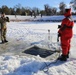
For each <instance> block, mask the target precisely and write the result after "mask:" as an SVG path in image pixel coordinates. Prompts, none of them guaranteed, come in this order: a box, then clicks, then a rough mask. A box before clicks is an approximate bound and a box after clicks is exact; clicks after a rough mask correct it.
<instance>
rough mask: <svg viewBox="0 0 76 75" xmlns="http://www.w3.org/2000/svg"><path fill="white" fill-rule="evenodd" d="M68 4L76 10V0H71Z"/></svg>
mask: <svg viewBox="0 0 76 75" xmlns="http://www.w3.org/2000/svg"><path fill="white" fill-rule="evenodd" d="M70 4H72V6H73V8H74V10H76V0H71V2H70Z"/></svg>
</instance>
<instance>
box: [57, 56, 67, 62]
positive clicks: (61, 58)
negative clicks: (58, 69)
mask: <svg viewBox="0 0 76 75" xmlns="http://www.w3.org/2000/svg"><path fill="white" fill-rule="evenodd" d="M58 60H60V61H67V55H61V56H60V57H59V58H58Z"/></svg>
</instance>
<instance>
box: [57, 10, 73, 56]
mask: <svg viewBox="0 0 76 75" xmlns="http://www.w3.org/2000/svg"><path fill="white" fill-rule="evenodd" d="M64 16H65V18H64V19H63V20H62V23H61V28H60V29H59V31H58V33H60V35H61V36H60V41H61V48H62V54H63V55H67V54H68V52H69V50H70V46H71V45H70V42H71V38H72V36H73V30H72V29H73V26H74V21H72V20H71V18H69V16H71V9H69V11H68V12H67V13H65V14H64Z"/></svg>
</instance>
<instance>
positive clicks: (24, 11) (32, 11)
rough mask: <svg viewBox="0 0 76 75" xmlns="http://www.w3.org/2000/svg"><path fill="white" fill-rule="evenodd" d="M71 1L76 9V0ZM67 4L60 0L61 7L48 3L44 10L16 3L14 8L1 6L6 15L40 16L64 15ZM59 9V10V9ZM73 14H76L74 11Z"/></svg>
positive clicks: (0, 8) (1, 10)
mask: <svg viewBox="0 0 76 75" xmlns="http://www.w3.org/2000/svg"><path fill="white" fill-rule="evenodd" d="M70 3H73V4H74V5H73V8H74V10H76V4H75V3H76V0H72V1H71V2H70ZM66 7H67V5H66V4H65V3H64V2H60V4H59V7H58V8H56V7H51V6H50V5H48V4H45V5H44V10H40V9H39V8H37V7H34V8H30V7H22V6H21V4H18V5H15V6H14V7H13V8H9V7H8V6H6V5H3V6H2V7H0V12H5V13H6V15H27V16H29V15H30V16H38V15H41V16H42V15H46V16H49V15H63V13H64V10H65V8H66ZM58 9H59V11H57V10H58ZM73 14H76V13H74V12H73Z"/></svg>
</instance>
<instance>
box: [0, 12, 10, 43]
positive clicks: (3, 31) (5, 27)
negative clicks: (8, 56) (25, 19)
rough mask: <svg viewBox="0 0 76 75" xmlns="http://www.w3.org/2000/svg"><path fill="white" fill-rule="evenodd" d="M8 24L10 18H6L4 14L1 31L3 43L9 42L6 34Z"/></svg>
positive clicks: (1, 20)
mask: <svg viewBox="0 0 76 75" xmlns="http://www.w3.org/2000/svg"><path fill="white" fill-rule="evenodd" d="M6 22H9V18H8V17H5V13H4V12H2V13H1V17H0V25H1V29H0V31H1V41H2V43H6V42H8V41H7V40H6V32H7V26H6Z"/></svg>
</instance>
